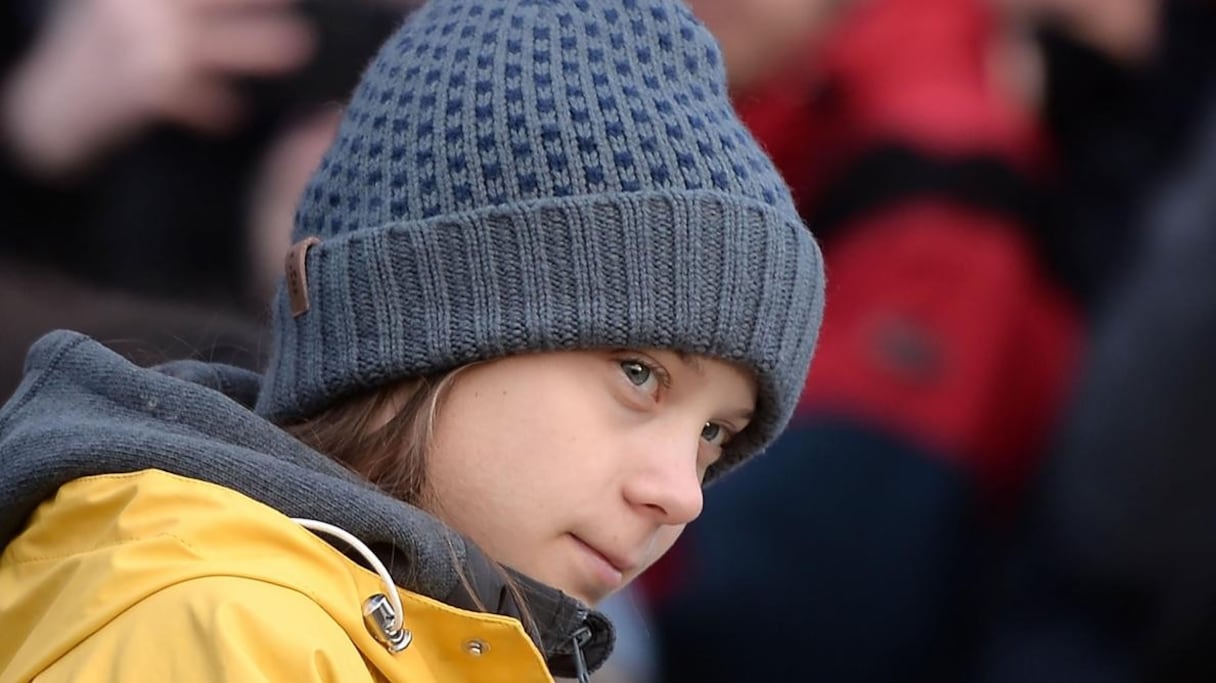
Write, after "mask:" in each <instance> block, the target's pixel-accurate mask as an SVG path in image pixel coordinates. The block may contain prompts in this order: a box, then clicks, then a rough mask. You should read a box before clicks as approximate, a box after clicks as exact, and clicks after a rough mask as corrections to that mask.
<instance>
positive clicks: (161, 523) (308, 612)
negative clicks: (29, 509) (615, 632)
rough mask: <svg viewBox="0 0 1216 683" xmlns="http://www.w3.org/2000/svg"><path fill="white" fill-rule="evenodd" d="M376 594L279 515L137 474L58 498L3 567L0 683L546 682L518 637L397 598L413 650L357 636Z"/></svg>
mask: <svg viewBox="0 0 1216 683" xmlns="http://www.w3.org/2000/svg"><path fill="white" fill-rule="evenodd" d="M384 590H385V589H384V588H383V586H382V582H381V580H380V578H379V577H378V576H377V575H376V574H375V573H374V572H371V571H368V570H366V569H364V568H362V567H360V566H359V565H357V564H355V563H354V562H352V561H351V560H349V559H348V558H347V557H345V556H344V555H343V554H342V553H340V552H338V551H337V550H336V549H335V548H334V547H333V546H331V545H330V544H329V543H327V542H326V541H325V540H323V539H321V538H319V537H317V536H315V535H314V534H313V533H312V532H310V531H308V530H306V529H304V528H302V527H300V526H298V525H297V524H296V523H295V522H293V521H292V520H291V519H289V518H288V517H286V516H284V515H283V514H281V513H279V512H278V511H276V510H274V509H272V508H270V507H267V506H265V505H263V504H261V503H258V502H256V501H254V500H252V499H250V498H247V497H245V496H244V495H241V494H240V493H237V492H235V491H232V490H230V489H227V488H224V487H222V486H219V485H216V484H210V483H206V482H202V481H198V480H194V479H187V478H184V477H180V476H175V475H172V474H168V473H165V472H163V471H159V470H145V471H142V472H135V473H131V474H124V475H101V476H92V477H86V478H82V479H77V480H75V481H72V482H70V483H67V484H65V485H63V486H62V487H61V488H60V489H59V491H58V494H57V495H56V496H55V497H54V498H53V499H50V500H47V501H45V502H44V503H43V504H42V505H41V506H40V507H39V508H38V509H37V511H36V512H35V514H34V515H33V517H32V519H31V520H30V522H29V525H28V526H27V527H26V529H25V530H24V531H23V532H22V533H21V534H20V535H19V536H17V537H16V538H15V539H14V540H13V542H12V543H10V544H9V545H8V547H7V548H6V549H5V550H4V554H3V556H0V633H3V637H0V683H18V682H22V681H31V680H38V681H46V682H54V681H73V682H74V683H89V682H91V681H296V682H305V681H341V682H342V683H357V682H359V681H369V682H370V681H402V682H409V683H430V682H432V681H434V682H443V683H451V682H453V681H485V682H487V683H488V682H492V681H501V682H503V683H507V682H510V683H526V682H529V681H551V680H552V678H551V677H550V675H549V673H548V671H547V669H546V667H545V662H544V660H543V658H542V657H541V655H540V653H539V651H538V650H537V649H536V647H535V646H534V645H533V643H532V640H531V639H530V638H529V637H528V636H527V634H526V633H525V632H524V630H523V628H522V627H521V626H520V624H519V622H518V621H517V620H515V619H511V618H508V617H503V616H497V615H492V614H484V613H476V612H469V611H464V610H460V609H456V608H454V607H451V606H448V605H445V604H443V603H440V602H437V601H435V600H431V599H429V598H426V597H423V596H420V595H417V594H414V593H410V592H406V591H399V594H400V596H401V600H402V604H403V607H404V617H405V628H407V629H409V630H410V632H411V633H412V636H413V639H412V642H411V644H410V645H409V646H408V647H406V648H405V650H403V651H401V652H399V653H397V654H392V653H391V652H389V650H388V649H387V648H386V647H385V646H384V645H382V644H381V643H380V642H378V641H377V640H376V639H375V638H374V637H373V636H372V634H371V632H370V631H369V629H368V627H367V626H365V624H364V622H363V615H362V605H363V602H364V601H365V600H366V599H367V598H368V596H371V595H373V594H376V593H381V592H383V591H384Z"/></svg>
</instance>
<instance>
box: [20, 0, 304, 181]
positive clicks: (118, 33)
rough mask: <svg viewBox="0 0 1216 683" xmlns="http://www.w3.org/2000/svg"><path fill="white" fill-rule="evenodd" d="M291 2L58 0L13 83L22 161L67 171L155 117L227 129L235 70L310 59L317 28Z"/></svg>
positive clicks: (42, 169)
mask: <svg viewBox="0 0 1216 683" xmlns="http://www.w3.org/2000/svg"><path fill="white" fill-rule="evenodd" d="M291 2H292V0H60V4H59V6H58V7H57V8H56V9H55V10H54V12H53V13H52V14H51V16H50V17H49V18H48V21H47V23H46V25H45V26H44V28H43V31H42V33H41V35H40V36H39V38H38V40H37V43H36V44H35V46H34V48H33V49H32V50H31V51H30V52H29V54H28V55H27V56H26V58H25V59H24V61H23V62H22V63H21V64H19V65H18V67H17V68H16V69H15V70H14V71H13V72H12V76H11V77H10V79H9V80H8V82H7V83H5V84H4V92H3V102H2V106H3V110H2V113H3V120H2V123H3V127H4V130H3V132H4V134H5V136H6V137H7V139H8V141H9V143H10V145H12V147H13V148H14V150H15V151H16V153H17V156H18V158H19V159H20V160H21V161H23V162H24V163H25V164H26V165H27V166H28V167H29V168H30V169H31V170H33V171H35V172H39V173H43V174H47V175H56V174H62V173H67V172H70V171H72V170H75V169H77V168H78V167H80V166H82V165H84V164H86V163H87V162H89V161H91V160H92V159H94V158H96V157H97V156H98V155H100V154H101V153H102V152H104V151H106V150H107V149H109V148H111V147H112V146H114V145H116V144H119V143H120V142H122V141H123V140H124V139H126V138H128V137H129V136H131V135H133V134H134V133H136V132H138V131H139V130H140V129H142V128H143V127H145V126H147V125H149V124H151V123H154V122H172V123H177V124H180V125H183V126H187V127H190V128H193V129H196V130H199V131H203V132H209V133H220V132H224V131H226V130H229V129H231V128H232V127H233V126H234V124H235V123H236V122H237V121H238V120H239V117H240V114H241V102H240V99H239V97H238V95H237V93H236V91H235V90H234V87H233V82H232V81H233V79H234V78H237V77H242V76H270V75H275V74H280V73H284V72H287V71H290V70H291V69H293V68H296V67H298V66H300V65H302V64H303V62H304V60H305V59H307V57H308V56H309V53H310V52H311V49H312V36H311V33H310V31H309V30H308V26H307V25H306V23H305V22H304V20H303V19H302V18H300V17H299V16H297V15H296V14H295V13H294V12H293V10H292V8H291Z"/></svg>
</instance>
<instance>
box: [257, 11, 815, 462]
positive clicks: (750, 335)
mask: <svg viewBox="0 0 1216 683" xmlns="http://www.w3.org/2000/svg"><path fill="white" fill-rule="evenodd" d="M313 236H315V237H317V238H319V239H320V243H319V244H318V245H316V246H314V247H312V248H311V249H310V250H309V251H308V253H307V256H306V260H305V272H306V275H307V292H308V295H309V298H310V302H311V308H310V310H309V311H307V312H306V313H304V314H302V315H299V316H293V314H292V310H291V303H290V301H289V295H288V292H287V291H286V290H285V288H283V287H281V288H280V291H279V293H278V295H277V300H276V304H275V311H274V348H273V354H272V358H271V364H270V367H269V370H268V373H267V377H266V382H265V384H264V386H263V389H262V393H261V395H260V396H259V399H258V405H257V409H258V412H260V413H261V414H263V415H264V416H266V417H268V418H269V419H271V420H273V421H276V422H279V423H286V422H292V421H298V420H301V419H306V418H308V417H311V416H313V415H315V414H316V413H318V412H319V411H321V410H323V409H325V408H326V407H329V406H330V405H332V404H333V403H334V402H335V401H338V400H340V399H341V398H343V397H344V396H347V395H349V394H351V393H354V392H357V391H360V390H365V389H370V388H375V387H379V386H383V385H385V384H386V383H389V382H391V381H394V380H397V379H400V378H405V377H412V376H419V375H426V374H431V373H435V372H439V371H442V370H445V369H450V368H453V367H457V366H460V365H463V364H466V363H469V362H472V361H477V360H485V359H492V358H498V357H503V356H507V355H510V354H517V353H522V352H533V351H544V350H574V349H597V348H619V349H629V348H638V349H645V348H660V349H670V350H678V351H684V352H689V353H696V354H704V355H707V356H710V357H715V358H719V359H723V360H727V361H733V362H737V363H739V364H741V365H743V366H745V367H747V368H750V369H751V370H752V371H753V372H754V373H755V375H756V377H757V379H758V382H759V386H760V394H759V398H758V401H757V410H756V414H755V416H754V418H753V421H752V424H751V425H750V426H749V427H748V429H747V430H745V431H744V433H743V434H741V435H740V436H739V438H737V439H735V440H733V441H732V442H731V443H730V444H729V445H728V447H727V449H726V451H727V452H726V454H725V456H724V457H723V458H722V460H721V461H720V462H719V463H718V464H717V465H715V468H714V469H713V470H711V472H710V476H711V477H712V476H715V475H717V474H720V473H721V471H722V470H725V469H726V468H729V467H730V466H732V465H734V464H736V463H738V462H739V461H740V460H742V459H744V458H746V457H748V456H749V455H751V454H753V453H755V452H756V451H758V450H760V449H761V448H763V446H764V445H766V444H767V443H768V442H770V441H771V440H772V439H773V438H774V437H775V436H776V435H777V434H778V433H779V432H780V430H781V429H782V428H783V427H784V425H785V424H786V422H787V421H788V419H789V416H790V414H791V413H792V411H793V408H794V405H795V404H796V402H797V398H798V395H799V393H800V391H801V389H802V385H803V382H804V380H805V376H806V372H807V368H808V365H809V362H810V358H811V354H812V350H813V348H814V345H815V340H816V336H817V334H818V330H819V323H820V319H821V315H822V307H823V271H822V262H821V257H820V254H819V250H818V248H817V246H816V244H815V242H814V240H813V239H812V237H811V235H810V233H809V232H808V231H807V229H806V227H805V226H804V225H803V223H802V221H801V219H800V218H799V217H798V214H797V212H796V211H795V209H794V205H793V201H792V200H791V198H790V194H789V191H788V189H787V188H786V186H785V184H784V182H783V181H782V179H781V177H780V176H779V175H778V173H777V172H776V171H775V170H774V168H773V166H772V164H771V163H770V161H769V159H768V158H767V157H766V156H765V154H764V152H763V151H762V150H761V149H760V147H759V146H758V145H757V144H756V142H755V141H754V139H753V138H752V137H751V135H750V134H749V133H748V131H747V130H746V129H745V128H744V126H743V125H742V123H741V122H740V121H739V119H738V117H737V116H736V114H735V111H734V109H733V107H732V105H731V103H730V101H729V99H728V96H727V92H726V83H725V72H724V69H723V65H722V57H721V54H720V53H719V51H718V47H717V44H716V43H715V41H714V39H713V37H712V36H711V35H710V34H709V32H708V31H707V30H706V29H705V28H704V27H703V26H702V25H701V24H700V23H699V22H698V21H697V20H696V18H695V17H694V16H693V15H692V14H691V12H690V11H689V10H688V9H687V8H686V7H685V6H684V5H683V3H681V2H678V1H676V0H431V1H430V2H429V3H428V4H427V5H426V6H425V7H424V8H423V9H421V10H419V11H418V12H417V13H416V14H414V15H413V16H412V17H411V18H410V19H409V20H407V21H406V23H405V24H403V25H402V27H401V28H400V29H399V30H398V31H397V32H396V33H395V34H394V36H393V37H392V38H391V39H390V40H389V41H388V42H387V43H386V44H385V45H384V46H383V47H382V48H381V50H380V52H379V54H378V56H377V57H376V59H375V60H374V61H373V62H372V64H371V65H370V66H369V68H368V70H367V72H366V73H365V74H364V77H363V79H362V82H361V83H360V85H359V87H358V88H357V89H356V92H355V94H354V96H353V99H352V102H351V104H350V106H349V108H348V109H347V111H346V114H345V118H344V120H343V122H342V125H341V128H340V130H339V133H338V137H337V139H336V141H335V143H334V145H333V146H332V147H331V149H330V150H329V152H328V153H327V155H326V156H325V158H324V160H323V161H322V163H321V166H320V168H319V169H318V171H317V173H316V174H315V176H314V177H313V179H312V182H311V183H310V185H309V187H308V189H307V190H306V191H305V194H304V197H303V199H302V202H301V206H300V208H299V211H298V214H297V219H296V234H295V237H296V239H304V238H306V237H313Z"/></svg>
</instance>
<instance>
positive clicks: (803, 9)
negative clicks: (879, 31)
mask: <svg viewBox="0 0 1216 683" xmlns="http://www.w3.org/2000/svg"><path fill="white" fill-rule="evenodd" d="M851 1H852V0H687V2H688V5H689V6H690V7H691V8H692V11H693V12H694V13H695V14H696V15H697V17H698V18H700V19H701V21H702V22H704V23H705V25H706V27H708V28H709V30H710V32H712V33H713V34H714V37H715V38H717V39H718V44H719V45H721V47H722V55H723V58H724V59H725V60H726V74H727V78H728V79H729V80H730V85H731V88H733V89H736V90H743V89H746V88H748V87H750V86H752V85H756V84H757V83H759V82H761V81H763V80H764V78H765V77H766V76H768V75H770V74H771V73H772V70H773V69H776V68H780V67H782V66H784V64H785V62H786V60H787V59H789V58H790V57H791V55H792V53H794V52H796V51H797V50H798V49H799V48H801V47H803V46H805V45H806V44H807V41H809V40H811V39H812V37H813V36H814V35H815V34H816V32H817V31H818V30H820V29H821V28H822V27H823V26H824V25H825V24H826V23H827V22H828V20H829V19H830V18H831V17H832V15H833V14H835V13H836V11H837V10H838V9H840V7H841V6H843V5H847V4H849V3H850V2H851Z"/></svg>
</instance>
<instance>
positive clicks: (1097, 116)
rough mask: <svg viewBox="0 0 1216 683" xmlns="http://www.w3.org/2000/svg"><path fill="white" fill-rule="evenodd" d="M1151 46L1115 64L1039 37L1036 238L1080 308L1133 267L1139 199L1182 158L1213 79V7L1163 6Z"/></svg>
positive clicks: (1060, 40)
mask: <svg viewBox="0 0 1216 683" xmlns="http://www.w3.org/2000/svg"><path fill="white" fill-rule="evenodd" d="M1162 5H1163V8H1164V9H1163V12H1162V26H1161V29H1160V42H1159V44H1160V48H1159V49H1158V50H1157V52H1156V54H1155V55H1154V56H1153V57H1152V58H1151V60H1150V61H1148V62H1147V63H1144V64H1137V65H1132V64H1121V63H1119V62H1116V61H1114V60H1112V59H1111V58H1109V57H1107V56H1105V55H1103V54H1102V53H1100V52H1098V51H1096V50H1094V49H1093V48H1091V47H1088V46H1086V45H1085V44H1083V43H1081V42H1078V41H1077V40H1076V39H1074V38H1071V37H1069V36H1067V35H1063V34H1061V33H1059V32H1056V31H1050V30H1048V31H1043V32H1042V33H1041V34H1040V36H1039V37H1040V41H1039V42H1040V45H1041V47H1042V49H1043V55H1044V62H1045V67H1046V76H1047V79H1046V93H1045V108H1044V119H1045V124H1046V126H1047V128H1048V130H1049V131H1050V135H1051V140H1052V146H1053V147H1054V149H1055V153H1054V158H1055V164H1056V168H1055V171H1054V176H1055V182H1054V188H1053V192H1052V193H1051V195H1050V202H1049V207H1048V209H1047V213H1048V214H1049V215H1050V216H1051V220H1050V222H1045V223H1044V224H1043V225H1044V228H1045V230H1044V232H1043V233H1042V235H1041V238H1040V239H1041V240H1042V242H1043V245H1044V249H1045V254H1046V257H1047V260H1048V262H1049V263H1050V265H1051V267H1052V268H1053V270H1054V271H1055V272H1056V273H1057V274H1058V275H1059V277H1060V278H1061V279H1062V280H1063V281H1064V282H1065V283H1066V284H1067V286H1068V287H1069V289H1070V291H1072V292H1074V293H1075V294H1076V295H1077V296H1078V297H1079V299H1080V300H1081V301H1082V302H1084V304H1085V306H1086V308H1087V309H1089V310H1095V309H1097V308H1100V307H1101V306H1102V304H1103V302H1104V301H1105V299H1106V297H1107V295H1108V294H1109V292H1110V291H1111V289H1112V288H1114V287H1117V286H1118V283H1119V280H1120V279H1121V278H1122V276H1123V274H1124V273H1125V272H1126V271H1127V269H1128V268H1129V267H1130V266H1131V265H1132V264H1133V263H1134V262H1135V260H1136V254H1135V251H1136V249H1137V245H1138V244H1139V243H1140V241H1141V239H1142V235H1141V233H1142V231H1143V226H1144V222H1143V215H1144V212H1145V210H1146V208H1147V203H1148V202H1149V201H1150V200H1151V198H1152V196H1153V193H1154V192H1155V191H1156V189H1157V187H1158V186H1159V184H1160V183H1161V182H1162V180H1163V178H1162V176H1163V174H1165V173H1167V172H1168V171H1169V169H1170V168H1172V167H1173V166H1175V165H1177V164H1178V163H1179V161H1180V159H1181V158H1182V155H1183V154H1185V153H1186V151H1187V146H1188V141H1189V140H1190V136H1191V135H1192V134H1193V132H1194V130H1195V129H1196V127H1197V126H1198V125H1201V120H1202V116H1203V113H1202V112H1203V110H1204V103H1203V98H1204V96H1205V93H1206V92H1207V90H1208V89H1209V87H1210V86H1211V84H1213V83H1216V59H1213V55H1212V45H1213V41H1216V7H1214V6H1213V3H1211V2H1210V1H1209V0H1163V1H1162Z"/></svg>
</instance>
